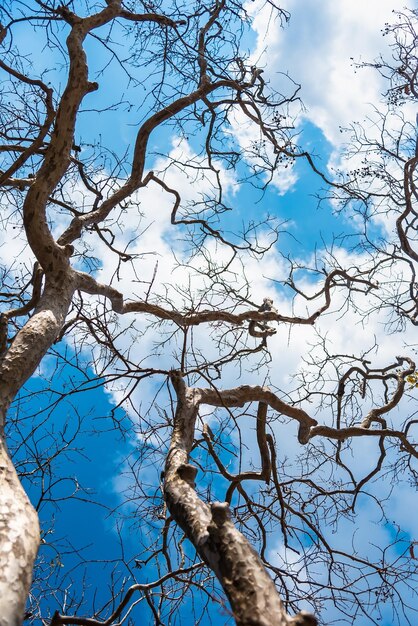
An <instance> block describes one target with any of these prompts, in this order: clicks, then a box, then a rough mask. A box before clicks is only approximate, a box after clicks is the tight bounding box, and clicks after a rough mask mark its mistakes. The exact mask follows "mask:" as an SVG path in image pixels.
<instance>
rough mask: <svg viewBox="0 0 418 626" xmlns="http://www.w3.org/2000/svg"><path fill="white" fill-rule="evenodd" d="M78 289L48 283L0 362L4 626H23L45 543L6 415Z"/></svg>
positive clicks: (0, 618) (0, 620) (0, 607)
mask: <svg viewBox="0 0 418 626" xmlns="http://www.w3.org/2000/svg"><path fill="white" fill-rule="evenodd" d="M73 290H74V286H73V281H72V279H71V275H70V274H68V275H67V279H66V280H64V281H63V282H62V283H61V284H59V283H58V281H54V280H52V281H49V280H48V281H47V283H46V285H45V288H44V293H43V295H42V297H41V298H40V301H39V304H38V306H37V308H36V309H35V312H34V314H33V315H32V317H31V318H30V319H29V320H28V321H27V322H26V324H24V325H23V327H22V328H21V330H20V331H19V332H18V333H17V335H16V337H15V338H14V340H13V341H12V343H11V345H10V347H9V348H8V350H7V351H6V352H5V354H4V355H3V356H2V358H1V359H0V626H18V625H19V626H20V624H21V623H22V620H23V613H24V608H25V602H26V598H27V596H28V593H29V587H30V584H31V580H32V569H33V564H34V561H35V558H36V554H37V551H38V546H39V542H40V531H39V522H38V515H37V513H36V511H35V510H34V509H33V507H32V505H31V504H30V502H29V499H28V497H27V496H26V494H25V492H24V490H23V487H22V485H21V484H20V481H19V478H18V476H17V474H16V471H15V469H14V467H13V464H12V461H11V460H10V457H9V454H8V451H7V447H6V444H5V442H4V425H5V415H6V412H7V410H8V408H9V406H10V403H11V402H12V400H13V398H14V397H15V395H16V394H17V392H18V391H19V389H20V388H21V387H22V385H24V383H25V382H26V381H27V380H28V379H29V378H30V376H31V375H32V374H33V372H34V371H35V369H36V367H37V366H38V365H39V363H40V362H41V360H42V357H43V356H44V355H45V354H46V352H47V350H48V349H49V348H50V346H51V345H52V344H53V342H54V341H55V339H56V338H57V336H58V333H59V331H60V330H61V328H62V325H63V323H64V320H65V316H66V314H67V312H68V307H69V304H70V302H71V298H72V294H73Z"/></svg>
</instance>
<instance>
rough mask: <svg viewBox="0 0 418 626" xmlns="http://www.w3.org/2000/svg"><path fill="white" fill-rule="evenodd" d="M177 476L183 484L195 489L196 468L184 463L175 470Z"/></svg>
mask: <svg viewBox="0 0 418 626" xmlns="http://www.w3.org/2000/svg"><path fill="white" fill-rule="evenodd" d="M177 474H178V475H179V476H180V478H181V479H182V480H184V482H186V483H187V484H188V485H189V486H190V487H193V488H194V487H195V478H196V475H197V467H195V466H194V465H190V463H184V464H183V465H180V466H179V467H178V468H177Z"/></svg>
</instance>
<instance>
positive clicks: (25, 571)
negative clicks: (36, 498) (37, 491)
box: [0, 439, 40, 626]
mask: <svg viewBox="0 0 418 626" xmlns="http://www.w3.org/2000/svg"><path fill="white" fill-rule="evenodd" d="M39 537H40V534H39V522H38V515H37V513H36V511H35V509H34V508H33V507H32V505H31V503H30V502H29V499H28V497H27V495H26V494H25V492H24V490H23V488H22V485H21V484H20V481H19V478H18V476H17V474H16V471H15V469H14V467H13V463H12V462H11V460H10V457H9V455H8V452H7V448H6V445H5V443H4V441H3V439H0V626H20V624H21V623H22V620H23V612H24V608H25V602H26V598H27V595H28V593H29V587H30V584H31V582H32V568H33V563H34V560H35V557H36V553H37V551H38V546H39Z"/></svg>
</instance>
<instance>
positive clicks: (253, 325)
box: [248, 298, 277, 339]
mask: <svg viewBox="0 0 418 626" xmlns="http://www.w3.org/2000/svg"><path fill="white" fill-rule="evenodd" d="M258 312H259V313H277V310H276V309H275V308H274V306H273V300H272V299H271V298H264V300H263V304H262V305H261V306H260V308H259V309H258ZM248 332H249V334H250V335H251V337H259V338H262V339H265V338H266V337H271V335H275V334H276V332H277V330H276V329H275V328H272V326H268V324H267V322H265V321H258V320H251V321H250V323H249V325H248Z"/></svg>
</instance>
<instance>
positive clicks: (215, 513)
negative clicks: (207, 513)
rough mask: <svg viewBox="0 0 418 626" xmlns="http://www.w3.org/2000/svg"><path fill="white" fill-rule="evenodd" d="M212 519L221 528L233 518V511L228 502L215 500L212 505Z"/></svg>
mask: <svg viewBox="0 0 418 626" xmlns="http://www.w3.org/2000/svg"><path fill="white" fill-rule="evenodd" d="M210 508H211V512H212V519H213V521H214V522H215V524H216V526H218V528H220V527H221V526H223V525H224V524H225V522H227V521H228V520H229V519H231V511H230V510H229V506H228V503H227V502H213V504H212V505H211V507H210Z"/></svg>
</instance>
